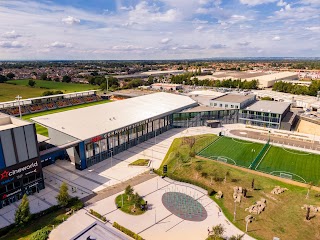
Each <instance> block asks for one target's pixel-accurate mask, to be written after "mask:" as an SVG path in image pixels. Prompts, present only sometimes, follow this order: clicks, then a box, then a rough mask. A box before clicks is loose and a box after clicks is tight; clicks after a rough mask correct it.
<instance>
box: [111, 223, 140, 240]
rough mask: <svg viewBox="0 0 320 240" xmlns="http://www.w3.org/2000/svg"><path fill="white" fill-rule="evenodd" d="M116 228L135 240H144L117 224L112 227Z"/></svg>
mask: <svg viewBox="0 0 320 240" xmlns="http://www.w3.org/2000/svg"><path fill="white" fill-rule="evenodd" d="M112 226H113V227H114V228H116V229H118V230H120V231H121V232H123V233H125V234H127V235H128V236H129V237H132V238H133V239H135V240H144V239H143V238H142V237H141V236H139V235H138V234H136V233H134V232H132V231H131V230H129V229H127V228H125V227H123V226H121V225H119V224H118V223H117V222H114V223H113V225H112Z"/></svg>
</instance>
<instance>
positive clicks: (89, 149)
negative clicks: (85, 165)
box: [86, 143, 93, 158]
mask: <svg viewBox="0 0 320 240" xmlns="http://www.w3.org/2000/svg"><path fill="white" fill-rule="evenodd" d="M92 156H93V144H92V143H87V145H86V157H87V158H89V157H92Z"/></svg>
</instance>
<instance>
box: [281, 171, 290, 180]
mask: <svg viewBox="0 0 320 240" xmlns="http://www.w3.org/2000/svg"><path fill="white" fill-rule="evenodd" d="M280 177H282V178H286V179H291V180H292V175H291V174H288V173H280Z"/></svg>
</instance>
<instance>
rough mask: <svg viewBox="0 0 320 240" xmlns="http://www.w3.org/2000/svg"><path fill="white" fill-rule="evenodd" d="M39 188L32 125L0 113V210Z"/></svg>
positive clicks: (41, 182)
mask: <svg viewBox="0 0 320 240" xmlns="http://www.w3.org/2000/svg"><path fill="white" fill-rule="evenodd" d="M43 188H44V181H43V175H42V167H41V162H40V158H39V151H38V143H37V136H36V131H35V125H34V123H30V122H26V121H22V120H20V119H17V118H15V117H11V116H9V115H6V114H3V113H0V208H2V207H4V206H7V205H9V204H10V203H13V202H16V201H18V200H19V199H21V198H22V196H23V194H25V193H26V194H28V195H29V194H32V193H34V192H37V191H39V190H41V189H43Z"/></svg>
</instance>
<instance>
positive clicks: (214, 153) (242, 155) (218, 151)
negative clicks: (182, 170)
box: [199, 137, 264, 167]
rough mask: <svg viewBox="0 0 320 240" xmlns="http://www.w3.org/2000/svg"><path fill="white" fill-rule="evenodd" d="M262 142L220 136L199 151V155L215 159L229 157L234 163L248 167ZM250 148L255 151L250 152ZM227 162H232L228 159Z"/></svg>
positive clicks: (261, 146)
mask: <svg viewBox="0 0 320 240" xmlns="http://www.w3.org/2000/svg"><path fill="white" fill-rule="evenodd" d="M263 146H264V145H263V144H261V143H254V142H248V141H243V140H239V139H233V138H228V137H221V138H220V139H218V140H217V141H216V142H214V143H213V144H211V145H210V146H208V147H207V148H205V149H204V150H203V151H201V152H200V153H199V155H200V156H203V157H207V158H212V159H217V158H218V157H226V158H231V159H233V160H234V161H235V162H236V165H239V166H244V167H249V166H250V164H251V163H252V161H253V160H254V159H255V158H256V156H257V155H258V154H259V152H260V151H261V150H262V148H263ZM252 149H254V150H255V152H252ZM228 163H230V164H234V163H233V162H232V161H230V160H228Z"/></svg>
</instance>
